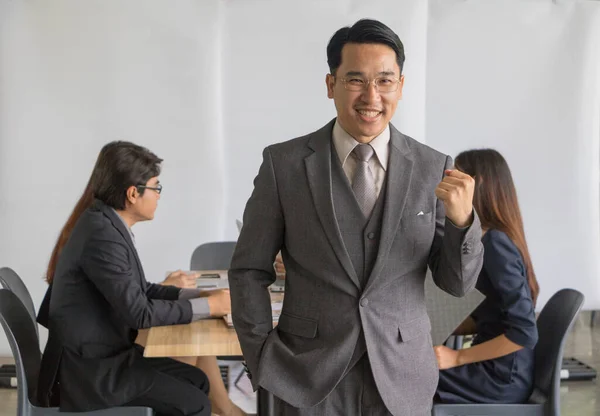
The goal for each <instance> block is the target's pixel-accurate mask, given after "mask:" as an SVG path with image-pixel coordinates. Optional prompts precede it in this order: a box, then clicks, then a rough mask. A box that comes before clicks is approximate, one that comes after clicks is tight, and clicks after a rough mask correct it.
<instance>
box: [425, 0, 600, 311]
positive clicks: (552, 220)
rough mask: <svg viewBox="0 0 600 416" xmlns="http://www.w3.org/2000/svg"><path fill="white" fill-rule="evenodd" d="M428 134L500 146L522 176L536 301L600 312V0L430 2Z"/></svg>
mask: <svg viewBox="0 0 600 416" xmlns="http://www.w3.org/2000/svg"><path fill="white" fill-rule="evenodd" d="M429 22H430V23H429V38H428V61H427V142H428V144H430V145H432V146H433V147H436V148H438V149H440V150H442V151H444V152H447V153H448V154H451V155H456V154H458V153H459V152H460V151H462V150H466V149H470V148H478V147H493V148H496V149H497V150H499V151H500V152H501V153H502V154H503V155H504V156H505V157H506V159H507V161H508V163H509V165H510V167H511V169H512V173H513V176H514V179H515V183H516V187H517V192H518V196H519V200H520V204H521V209H522V214H523V217H524V220H523V221H524V224H525V231H526V235H527V240H528V244H529V248H530V251H531V256H532V261H533V265H534V268H535V271H536V274H537V277H538V280H539V283H540V289H541V291H540V298H539V306H541V305H543V304H544V303H545V302H546V301H547V299H548V298H549V297H550V296H551V295H552V294H553V293H555V292H556V291H557V290H559V289H562V288H564V287H573V288H576V289H578V290H580V291H581V292H583V293H584V294H585V296H586V298H587V299H586V306H585V307H586V308H596V309H599V308H600V275H599V266H600V264H599V262H598V258H599V253H600V239H599V234H598V230H599V228H600V224H599V219H600V212H599V210H598V198H599V192H598V191H599V182H598V179H599V171H598V168H599V164H598V156H599V142H600V2H597V1H583V2H574V1H562V2H558V3H553V2H550V1H539V0H538V1H515V0H506V1H461V2H448V1H442V0H440V1H435V2H430V19H429Z"/></svg>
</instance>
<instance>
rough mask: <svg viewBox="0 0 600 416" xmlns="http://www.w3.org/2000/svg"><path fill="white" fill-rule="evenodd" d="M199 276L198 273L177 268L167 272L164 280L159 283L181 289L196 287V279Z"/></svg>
mask: <svg viewBox="0 0 600 416" xmlns="http://www.w3.org/2000/svg"><path fill="white" fill-rule="evenodd" d="M199 277H200V273H196V272H192V273H186V272H184V271H181V270H177V271H175V272H173V273H171V274H169V275H168V276H167V278H166V279H165V281H164V282H162V283H161V285H163V286H176V287H179V288H181V289H196V279H197V278H199Z"/></svg>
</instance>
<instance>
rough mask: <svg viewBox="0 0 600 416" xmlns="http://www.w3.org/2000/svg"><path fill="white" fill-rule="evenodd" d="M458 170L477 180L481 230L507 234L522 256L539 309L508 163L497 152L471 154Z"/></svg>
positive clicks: (459, 159) (465, 154)
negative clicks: (493, 230) (492, 230)
mask: <svg viewBox="0 0 600 416" xmlns="http://www.w3.org/2000/svg"><path fill="white" fill-rule="evenodd" d="M455 166H456V168H457V169H458V170H460V171H462V172H465V173H466V174H468V175H471V176H472V177H474V178H475V194H474V196H473V205H474V207H475V211H477V214H478V215H479V219H480V220H481V226H482V227H483V228H484V229H496V230H499V231H502V232H504V233H505V234H506V235H507V236H508V237H509V238H510V239H511V240H512V242H513V243H515V245H516V246H517V248H518V249H519V251H520V252H521V256H522V257H523V261H524V263H525V270H526V273H527V282H528V284H529V289H530V291H531V297H532V299H533V304H534V305H535V303H536V301H537V297H538V294H539V292H540V287H539V285H538V282H537V279H536V277H535V272H534V271H533V264H532V263H531V256H530V255H529V249H528V248H527V241H526V240H525V230H524V228H523V218H522V216H521V210H520V208H519V201H518V200H517V191H516V189H515V185H514V182H513V179H512V175H511V173H510V169H509V167H508V164H507V163H506V160H505V159H504V157H502V155H501V154H500V153H499V152H497V151H496V150H493V149H477V150H468V151H466V152H462V153H461V154H459V155H458V156H457V157H456V160H455Z"/></svg>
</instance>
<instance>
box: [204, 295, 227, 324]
mask: <svg viewBox="0 0 600 416" xmlns="http://www.w3.org/2000/svg"><path fill="white" fill-rule="evenodd" d="M200 297H206V298H208V309H209V310H210V316H212V317H214V318H220V317H221V316H225V315H227V314H230V313H231V295H230V294H229V289H217V290H210V291H204V292H203V293H202V294H201V295H200Z"/></svg>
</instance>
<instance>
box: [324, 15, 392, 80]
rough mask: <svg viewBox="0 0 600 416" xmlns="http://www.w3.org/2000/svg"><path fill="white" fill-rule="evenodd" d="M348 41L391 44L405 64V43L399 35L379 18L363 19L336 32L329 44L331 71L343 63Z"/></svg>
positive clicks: (328, 57) (328, 60)
mask: <svg viewBox="0 0 600 416" xmlns="http://www.w3.org/2000/svg"><path fill="white" fill-rule="evenodd" d="M347 43H379V44H382V45H386V46H389V47H390V48H392V49H393V50H394V52H396V62H397V63H398V67H400V73H402V67H403V66H404V45H402V41H401V40H400V38H399V37H398V35H397V34H396V33H395V32H394V31H393V30H392V29H390V28H389V27H387V26H386V25H384V24H383V23H381V22H379V21H377V20H371V19H362V20H359V21H358V22H356V23H355V24H354V25H352V26H351V27H350V26H346V27H343V28H341V29H340V30H338V31H337V32H335V34H334V35H333V36H332V38H331V39H330V40H329V44H328V45H327V64H328V65H329V71H330V73H331V74H332V75H335V71H337V69H338V68H339V67H340V65H341V64H342V49H343V48H344V45H346V44H347Z"/></svg>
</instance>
